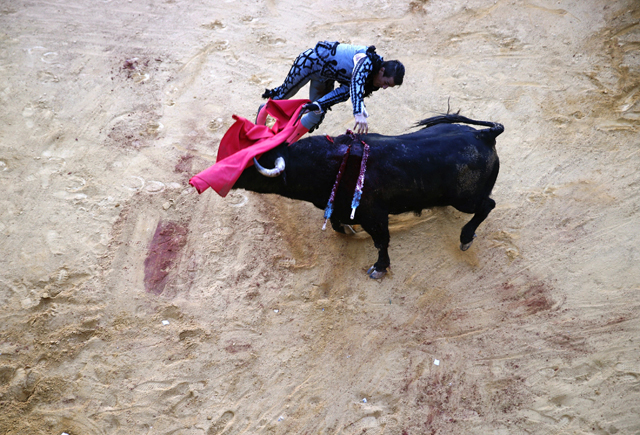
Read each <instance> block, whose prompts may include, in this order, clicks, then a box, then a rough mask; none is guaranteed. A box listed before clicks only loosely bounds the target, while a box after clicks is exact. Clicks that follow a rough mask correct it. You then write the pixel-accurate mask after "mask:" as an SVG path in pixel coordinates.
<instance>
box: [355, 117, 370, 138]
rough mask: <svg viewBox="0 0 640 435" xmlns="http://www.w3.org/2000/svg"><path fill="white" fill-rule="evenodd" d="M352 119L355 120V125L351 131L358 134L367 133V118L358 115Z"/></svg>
mask: <svg viewBox="0 0 640 435" xmlns="http://www.w3.org/2000/svg"><path fill="white" fill-rule="evenodd" d="M354 117H355V118H356V125H355V126H354V127H353V130H354V131H355V132H356V133H358V134H367V133H369V124H368V123H367V117H366V116H364V115H363V114H360V113H359V114H357V115H355V116H354Z"/></svg>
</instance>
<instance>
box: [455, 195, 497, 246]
mask: <svg viewBox="0 0 640 435" xmlns="http://www.w3.org/2000/svg"><path fill="white" fill-rule="evenodd" d="M495 206H496V202H495V201H494V200H493V199H491V198H485V199H483V200H482V201H480V203H479V204H478V206H477V207H476V209H475V212H474V213H475V214H474V215H473V217H472V218H471V220H470V221H469V222H467V224H466V225H465V226H464V227H462V232H461V233H460V249H462V250H463V251H466V250H467V249H469V247H470V246H471V244H472V243H473V239H474V238H475V237H476V229H478V226H479V225H480V224H481V223H482V221H484V220H485V219H486V218H487V216H489V213H491V210H493V209H494V207H495Z"/></svg>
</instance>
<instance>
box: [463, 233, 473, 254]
mask: <svg viewBox="0 0 640 435" xmlns="http://www.w3.org/2000/svg"><path fill="white" fill-rule="evenodd" d="M475 238H476V235H475V234H474V235H473V239H475ZM473 239H471V241H470V242H469V243H460V249H461V250H462V251H466V250H467V249H469V248H470V247H471V244H472V243H473Z"/></svg>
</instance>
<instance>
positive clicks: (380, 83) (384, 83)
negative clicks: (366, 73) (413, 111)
mask: <svg viewBox="0 0 640 435" xmlns="http://www.w3.org/2000/svg"><path fill="white" fill-rule="evenodd" d="M395 85H396V84H395V82H394V80H393V77H385V76H384V67H382V68H380V71H378V74H376V75H375V76H374V77H373V86H375V87H376V88H382V89H387V88H392V87H394V86H395Z"/></svg>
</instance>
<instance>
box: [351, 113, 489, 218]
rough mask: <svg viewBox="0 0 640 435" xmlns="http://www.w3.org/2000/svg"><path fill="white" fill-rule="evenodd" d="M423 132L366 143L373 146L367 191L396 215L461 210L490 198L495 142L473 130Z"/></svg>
mask: <svg viewBox="0 0 640 435" xmlns="http://www.w3.org/2000/svg"><path fill="white" fill-rule="evenodd" d="M420 133H421V132H416V133H412V134H408V135H403V136H397V137H394V138H393V139H394V140H389V139H390V137H388V136H386V137H385V136H377V135H369V136H370V137H367V138H365V141H367V143H369V145H370V147H371V151H370V157H369V162H368V169H367V179H366V181H365V186H366V187H365V191H369V192H370V193H372V194H374V195H375V197H376V200H378V201H382V202H383V203H384V205H385V208H387V209H388V210H389V212H390V213H404V212H407V211H419V210H422V209H424V208H428V207H434V206H445V205H455V204H454V203H456V202H458V203H459V202H461V201H466V200H468V199H473V198H474V197H476V196H488V195H489V194H490V192H491V189H492V188H493V184H494V183H495V178H496V176H497V170H498V156H497V153H496V151H495V148H494V146H493V143H486V139H485V138H484V137H483V136H482V135H481V134H479V131H478V130H476V129H473V128H470V127H468V126H460V125H441V126H435V127H431V128H428V129H425V130H424V133H423V134H420ZM427 133H428V134H427ZM365 195H366V193H364V194H363V197H364V196H365Z"/></svg>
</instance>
